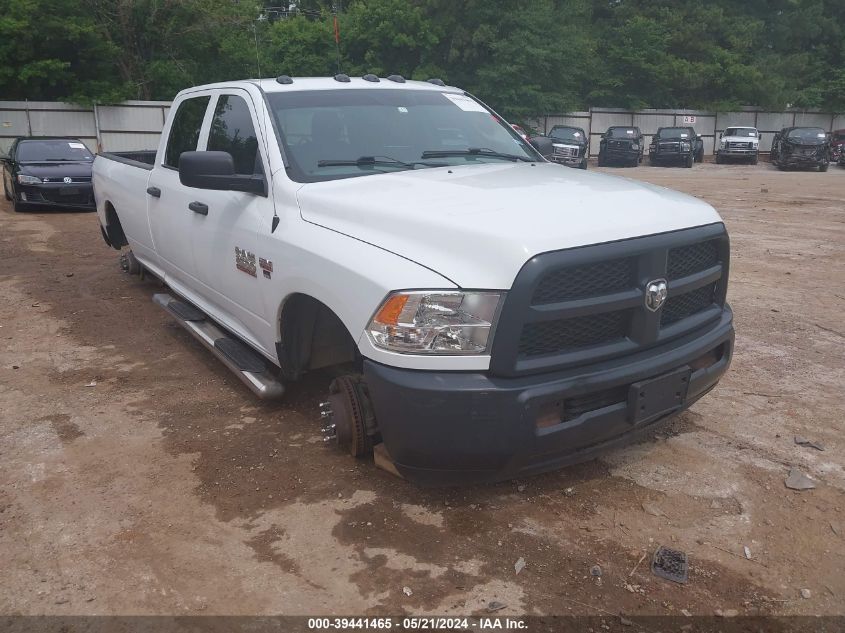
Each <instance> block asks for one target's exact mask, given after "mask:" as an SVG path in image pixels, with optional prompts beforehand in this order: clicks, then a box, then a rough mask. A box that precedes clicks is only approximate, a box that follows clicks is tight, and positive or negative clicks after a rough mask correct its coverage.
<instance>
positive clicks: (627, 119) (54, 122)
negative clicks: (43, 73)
mask: <svg viewBox="0 0 845 633" xmlns="http://www.w3.org/2000/svg"><path fill="white" fill-rule="evenodd" d="M169 109H170V102H169V101H126V102H124V103H121V104H117V105H97V106H94V107H87V106H79V105H74V104H71V103H61V102H49V101H0V151H2V152H6V151H8V149H9V145H10V144H11V142H12V140H13V139H14V138H16V137H18V136H49V135H56V136H74V137H77V138H79V139H81V140H82V141H83V142H84V143H85V144H86V145H88V147H89V148H90V149H91V150H92V151H98V150H99V151H104V152H106V151H111V152H120V151H129V150H136V149H156V148H157V147H158V139H159V136H160V135H161V130H162V127H163V126H164V120H165V118H166V117H167V111H168V110H169ZM561 124H562V125H576V126H578V127H580V128H583V129H584V130H585V131H586V132H587V134H588V135H589V137H590V153H591V154H592V155H596V154H597V153H598V150H599V138H600V137H601V134H602V133H603V132H604V131H605V130H607V128H608V127H610V126H611V125H635V126H637V127H639V128H640V129H641V130H642V132H643V134H645V135H646V137H647V142H648V141H650V140H651V135H653V134H654V133H655V132H656V131H657V128H659V127H666V126H674V125H683V126H687V125H691V126H693V127H694V128H695V130H696V132H698V133H699V134H701V135H702V137H703V138H704V152H705V153H706V154H712V153H713V150H714V147H715V144H716V141H717V140H718V138H719V133H720V132H722V131H723V130H724V129H725V128H728V127H731V126H733V125H750V126H754V127H756V128H757V129H758V130H760V132H761V133H762V138H761V140H760V149H761V151H764V152H767V151H769V149H770V148H771V146H772V136H773V135H774V133H775V132H777V131H779V130H780V129H781V128H783V127H788V126H791V125H803V126H812V127H821V128H824V129H825V130H827V131H828V132H831V131H833V130H837V129H842V128H845V114H843V113H832V112H807V111H798V110H788V111H784V112H769V111H765V110H762V109H758V108H745V109H744V110H742V111H739V112H703V111H699V110H620V109H616V108H592V109H590V110H589V111H587V112H569V113H567V114H550V115H547V116H543V117H540V118H538V119H537V120H536V121H535V122H534V127H536V128H537V129H538V130H541V131H546V132H548V131H549V130H550V129H551V128H552V126H554V125H561Z"/></svg>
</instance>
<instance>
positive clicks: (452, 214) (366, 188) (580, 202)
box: [297, 163, 721, 289]
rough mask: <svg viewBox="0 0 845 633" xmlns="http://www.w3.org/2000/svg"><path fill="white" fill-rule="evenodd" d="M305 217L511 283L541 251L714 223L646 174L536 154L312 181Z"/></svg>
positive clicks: (709, 210) (461, 276)
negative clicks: (590, 167)
mask: <svg viewBox="0 0 845 633" xmlns="http://www.w3.org/2000/svg"><path fill="white" fill-rule="evenodd" d="M297 196H298V200H299V205H300V209H301V213H302V217H303V219H304V220H306V221H308V222H312V223H314V224H318V225H321V226H324V227H326V228H329V229H332V230H334V231H339V232H341V233H344V234H346V235H349V236H351V237H354V238H357V239H359V240H363V241H365V242H369V243H371V244H374V245H376V246H379V247H381V248H383V249H385V250H388V251H391V252H393V253H396V254H397V255H400V256H402V257H405V258H407V259H410V260H413V261H415V262H417V263H419V264H421V265H423V266H425V267H427V268H430V269H431V270H434V271H436V272H438V273H440V274H441V275H443V276H444V277H446V278H448V279H449V280H451V281H453V282H454V283H455V284H457V285H458V286H461V287H463V288H487V289H507V288H510V287H511V285H512V283H513V280H514V278H515V277H516V274H517V273H518V272H519V270H520V268H522V266H523V264H525V262H526V261H528V260H529V259H531V258H532V257H533V256H535V255H538V254H540V253H544V252H548V251H555V250H561V249H565V248H573V247H576V246H585V245H588V244H598V243H602V242H612V241H615V240H622V239H626V238H631V237H638V236H642V235H651V234H654V233H664V232H667V231H674V230H678V229H684V228H688V227H693V226H701V225H704V224H711V223H713V222H720V221H721V219H720V217H719V215H718V214H717V213H716V211H715V210H714V209H713V207H711V206H710V205H708V204H706V203H704V202H701V201H700V200H697V199H696V198H692V197H690V196H687V195H684V194H681V193H678V192H675V191H671V190H669V189H664V188H662V187H657V186H654V185H649V184H646V183H641V182H637V181H634V180H629V179H627V178H619V177H614V176H607V175H604V174H597V173H590V172H587V171H581V170H575V169H569V168H566V167H562V166H559V165H553V164H549V163H540V164H537V165H531V164H529V163H503V164H488V165H475V166H462V167H450V168H445V167H444V168H431V169H421V170H418V171H404V172H398V173H392V174H380V175H376V176H364V177H360V178H348V179H343V180H334V181H330V182H321V183H311V184H306V185H304V186H302V187H301V188H300V189H299V191H298V194H297Z"/></svg>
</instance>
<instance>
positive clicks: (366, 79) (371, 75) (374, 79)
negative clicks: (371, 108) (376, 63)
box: [361, 73, 381, 83]
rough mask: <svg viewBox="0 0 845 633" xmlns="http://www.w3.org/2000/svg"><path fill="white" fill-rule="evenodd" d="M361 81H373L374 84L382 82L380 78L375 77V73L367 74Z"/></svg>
mask: <svg viewBox="0 0 845 633" xmlns="http://www.w3.org/2000/svg"><path fill="white" fill-rule="evenodd" d="M361 79H363V80H364V81H371V82H373V83H378V82H380V81H381V79H379V78H378V77H377V76H375V75H374V74H373V73H367V74H366V75H364V76H363V77H361Z"/></svg>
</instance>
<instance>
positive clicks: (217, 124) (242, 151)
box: [208, 95, 262, 175]
mask: <svg viewBox="0 0 845 633" xmlns="http://www.w3.org/2000/svg"><path fill="white" fill-rule="evenodd" d="M208 150H209V151H220V152H229V153H230V154H231V155H232V158H233V159H234V161H235V173H236V174H249V175H251V174H260V173H261V172H262V169H261V157H260V154H259V153H258V138H257V137H256V134H255V127H254V126H253V124H252V114H250V111H249V106H248V105H247V103H246V101H245V100H244V99H243V98H242V97H239V96H237V95H220V97H219V98H218V100H217V107H216V108H215V109H214V119H212V121H211V130H210V131H209V134H208Z"/></svg>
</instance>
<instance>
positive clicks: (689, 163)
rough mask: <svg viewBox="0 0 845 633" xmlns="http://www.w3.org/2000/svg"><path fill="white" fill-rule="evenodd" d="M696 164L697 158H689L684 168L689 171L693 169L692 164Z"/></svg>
mask: <svg viewBox="0 0 845 633" xmlns="http://www.w3.org/2000/svg"><path fill="white" fill-rule="evenodd" d="M694 162H695V156H687V161H686V163H684V167H686V168H687V169H689V168H691V167H692V164H693V163H694Z"/></svg>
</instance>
